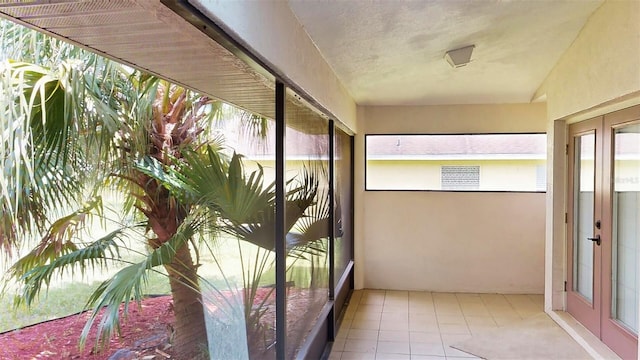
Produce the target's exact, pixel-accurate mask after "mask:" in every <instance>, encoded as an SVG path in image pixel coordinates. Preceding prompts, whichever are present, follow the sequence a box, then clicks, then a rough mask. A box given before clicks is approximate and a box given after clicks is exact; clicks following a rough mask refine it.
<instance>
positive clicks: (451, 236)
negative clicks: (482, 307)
mask: <svg viewBox="0 0 640 360" xmlns="http://www.w3.org/2000/svg"><path fill="white" fill-rule="evenodd" d="M545 115H546V109H545V105H544V104H508V105H447V106H422V107H406V106H404V107H393V106H389V107H360V108H359V109H358V126H359V129H361V133H359V134H357V135H356V149H355V154H356V157H355V159H356V163H355V167H356V168H355V181H356V183H355V188H356V209H358V210H359V211H357V213H356V239H355V241H356V244H355V249H356V252H355V254H356V255H355V256H356V287H358V288H363V287H364V288H387V289H416V290H433V291H462V292H502V293H542V291H543V285H544V271H543V270H544V216H545V207H544V205H545V194H542V193H480V192H467V193H455V192H426V191H418V192H414V191H412V192H393V191H364V190H363V189H364V134H365V133H366V134H392V133H402V134H421V133H426V134H438V133H443V134H446V133H472V132H478V133H515V132H543V131H544V130H545V118H546V116H545Z"/></svg>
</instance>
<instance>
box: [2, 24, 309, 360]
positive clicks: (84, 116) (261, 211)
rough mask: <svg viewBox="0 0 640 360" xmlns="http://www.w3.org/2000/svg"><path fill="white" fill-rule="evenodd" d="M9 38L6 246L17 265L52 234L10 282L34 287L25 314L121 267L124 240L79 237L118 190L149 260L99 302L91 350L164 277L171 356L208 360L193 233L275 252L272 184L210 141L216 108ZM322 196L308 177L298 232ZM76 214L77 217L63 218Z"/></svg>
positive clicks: (300, 196) (299, 200) (103, 64)
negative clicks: (51, 295) (107, 192)
mask: <svg viewBox="0 0 640 360" xmlns="http://www.w3.org/2000/svg"><path fill="white" fill-rule="evenodd" d="M0 28H1V30H2V44H1V45H2V47H3V49H4V50H5V54H12V55H13V56H15V58H17V59H20V60H21V62H18V61H8V60H7V59H4V60H5V61H4V63H3V64H2V65H1V68H0V70H1V71H0V74H1V76H2V78H1V81H0V94H2V97H1V98H2V99H0V106H1V107H0V111H2V121H1V122H0V123H1V124H0V126H1V128H0V131H2V140H1V141H2V145H1V146H0V152H1V155H2V159H3V167H2V168H3V169H4V171H3V176H2V177H0V191H1V192H2V200H0V201H1V202H0V207H1V210H2V215H0V247H3V248H4V249H5V250H6V251H7V253H10V252H11V249H12V248H14V247H16V246H18V245H20V244H21V243H23V242H24V241H25V239H26V238H27V237H29V236H32V235H34V234H35V235H37V234H41V235H42V234H44V235H42V239H41V241H40V242H39V243H38V244H37V246H36V247H35V248H34V249H33V250H32V251H31V252H30V253H28V254H27V255H26V256H24V257H22V258H21V259H19V260H18V261H17V262H16V263H15V264H14V265H13V266H12V268H11V269H10V274H11V275H12V277H13V278H14V279H17V280H19V281H20V282H22V283H23V290H22V293H21V297H20V299H21V301H24V302H25V303H26V304H27V305H29V304H31V303H32V301H33V300H34V299H35V298H37V296H38V294H39V292H40V289H41V288H42V287H43V285H48V284H49V281H50V279H51V277H52V276H54V275H55V274H56V273H57V272H60V271H62V270H63V269H65V268H74V269H79V270H80V271H81V272H83V273H84V271H85V270H87V269H91V268H96V267H100V266H109V265H110V264H112V263H113V262H118V261H119V260H120V257H119V251H120V247H121V246H122V245H121V242H120V240H121V239H122V238H124V237H127V236H131V233H130V232H128V229H127V228H122V229H117V230H115V231H113V232H111V233H109V234H107V235H106V236H104V237H102V238H100V239H97V240H94V241H92V242H89V243H82V242H79V241H77V240H76V238H75V237H74V234H76V233H77V232H78V230H79V229H80V228H81V227H82V224H83V222H84V221H86V219H87V218H89V217H91V216H94V215H100V214H101V213H102V211H103V209H102V201H101V198H100V196H99V195H100V194H101V193H102V191H103V190H104V189H111V190H115V191H118V192H119V193H120V194H122V197H123V198H124V199H125V210H126V211H127V212H130V213H132V214H136V213H137V214H141V215H142V219H143V221H142V222H141V224H140V226H142V227H143V228H144V231H143V233H144V234H145V236H144V241H145V242H146V245H147V246H148V249H149V253H148V255H147V256H146V258H145V259H144V260H143V261H142V262H139V263H134V264H130V265H128V266H126V267H125V268H123V269H121V270H120V271H118V272H117V273H116V274H115V275H114V276H113V277H112V278H110V279H108V280H106V281H104V282H103V283H102V284H101V285H100V286H99V287H98V288H97V289H96V290H95V292H94V293H93V294H92V295H91V296H90V298H89V299H88V302H87V307H93V310H94V311H93V313H92V314H93V315H92V316H91V317H90V319H89V321H88V323H87V325H86V326H85V330H84V332H83V336H82V339H81V344H83V343H84V341H85V340H86V336H87V335H88V331H89V329H90V328H91V326H92V324H93V322H94V320H95V319H96V316H97V313H98V310H99V309H100V308H102V307H104V306H106V311H105V315H104V317H103V320H102V321H101V322H100V323H99V325H98V329H99V333H100V334H101V336H100V339H101V340H102V341H103V342H104V341H105V340H107V339H108V338H109V337H110V336H112V334H113V333H114V332H118V331H119V326H118V324H119V322H120V313H119V307H120V304H121V303H123V302H124V304H125V305H124V306H125V313H126V309H127V307H128V304H129V301H130V300H131V299H135V300H137V301H140V299H141V298H142V295H143V286H144V283H145V281H146V276H147V273H148V272H149V271H154V268H156V267H164V268H165V269H166V271H167V273H168V276H169V283H170V288H171V294H172V296H173V307H174V313H175V324H174V329H173V330H174V334H173V350H174V351H175V353H176V354H179V356H181V357H184V358H195V357H199V356H203V351H202V350H203V347H205V348H206V342H207V338H206V328H205V320H204V313H203V306H202V293H201V291H200V287H199V281H198V275H197V268H198V266H199V264H198V263H197V259H195V261H194V258H193V257H192V253H193V252H192V250H193V249H194V248H195V247H194V246H192V244H193V240H194V234H196V233H198V232H200V231H203V229H205V228H206V227H216V228H218V229H219V230H222V231H226V232H228V233H231V234H233V235H235V236H237V237H239V238H241V239H243V240H246V241H250V242H252V243H254V244H256V245H258V246H261V247H263V248H265V249H268V250H272V249H273V245H274V240H273V234H274V232H273V219H274V210H273V209H274V199H275V195H274V191H273V185H265V184H264V179H263V176H262V172H261V170H257V171H255V172H254V173H252V174H250V175H249V176H247V175H245V172H244V170H243V167H242V162H241V156H240V155H236V154H234V155H233V156H232V157H231V158H226V157H225V156H223V155H221V153H220V143H218V142H216V141H212V140H211V137H210V136H209V135H210V132H209V131H208V129H209V128H210V127H211V126H212V124H214V123H215V121H217V120H220V118H221V116H222V115H223V114H224V111H223V110H222V109H223V107H224V106H223V105H222V103H220V102H219V101H215V100H212V99H210V98H208V97H207V96H204V95H201V94H197V93H195V92H193V91H190V90H187V89H184V88H181V87H179V86H176V85H173V84H170V83H168V82H166V81H163V80H161V79H159V78H157V77H154V76H150V75H148V74H145V73H143V72H140V71H137V70H134V69H131V68H128V67H126V66H123V65H120V64H117V63H114V62H112V61H109V60H107V59H104V58H101V57H99V56H97V55H95V54H93V53H90V52H87V51H84V50H82V49H78V48H75V47H73V46H71V45H68V44H66V43H64V42H61V41H59V40H56V39H52V38H49V37H47V36H44V35H42V34H39V33H36V32H33V31H30V30H26V29H22V28H21V27H18V26H16V25H12V24H10V23H7V22H1V23H0ZM242 117H243V118H244V119H245V120H248V123H249V124H254V125H255V124H261V123H263V122H264V121H266V120H265V119H264V118H261V117H259V116H256V115H251V114H245V115H243V116H242ZM260 128H264V126H262V125H261V126H260ZM314 184H315V185H314ZM314 186H315V187H314ZM315 188H317V182H315V183H314V180H313V176H309V177H308V179H307V181H306V182H305V185H301V186H298V187H294V188H292V189H291V190H290V192H289V194H288V198H289V199H290V201H289V202H288V204H289V205H288V210H291V211H289V212H288V217H289V218H290V220H289V221H288V226H289V229H291V227H292V226H293V225H294V224H295V223H296V221H297V218H300V217H302V216H303V213H304V212H305V210H306V209H307V208H309V207H310V206H312V204H313V199H314V198H315V197H316V195H317V194H316V191H315ZM70 207H76V208H77V209H78V210H75V211H72V212H71V213H70V214H63V213H62V212H63V211H64V210H65V209H68V208H70ZM51 218H54V219H55V220H53V221H52V220H50V219H51ZM293 245H298V246H299V245H301V243H300V242H299V239H298V243H296V244H292V246H293Z"/></svg>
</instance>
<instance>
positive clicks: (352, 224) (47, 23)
mask: <svg viewBox="0 0 640 360" xmlns="http://www.w3.org/2000/svg"><path fill="white" fill-rule="evenodd" d="M0 14H1V15H2V16H3V17H5V18H7V19H9V20H12V21H15V22H17V23H20V24H23V25H26V26H28V27H31V28H34V29H37V30H40V31H44V32H46V33H48V34H51V35H53V36H55V37H59V38H62V39H64V40H67V41H69V42H72V43H74V44H77V45H80V46H82V47H84V48H86V49H89V50H91V51H95V52H97V53H99V54H102V55H105V56H106V57H109V58H111V59H114V60H117V61H120V62H122V63H125V64H128V65H130V66H133V67H136V68H139V69H142V70H145V71H148V72H150V73H153V74H156V75H159V76H161V77H163V78H165V79H168V80H170V81H172V82H175V83H177V84H181V85H184V86H186V87H189V88H191V89H194V90H197V91H200V92H202V93H205V94H208V95H210V96H213V97H216V98H219V99H221V100H223V101H225V102H228V103H230V104H233V105H235V106H237V107H240V108H242V109H245V110H248V111H250V112H252V113H255V114H259V115H260V116H264V117H266V118H268V119H272V120H273V131H274V135H273V136H274V137H273V143H272V144H270V145H269V147H270V150H269V154H270V156H271V159H267V160H266V161H268V162H269V164H270V167H272V168H273V175H274V178H276V179H278V178H280V179H281V181H285V182H286V180H285V179H284V176H285V174H286V172H287V167H291V169H293V168H299V167H301V166H302V165H300V161H301V159H303V160H304V158H305V157H306V158H307V159H309V158H310V157H313V158H314V159H321V160H323V161H326V163H327V165H326V167H327V174H326V179H325V180H321V182H325V184H324V185H326V189H327V192H328V196H329V197H330V198H331V199H332V202H334V203H335V201H336V198H340V199H341V200H338V201H339V202H340V210H338V211H336V209H335V207H332V210H331V211H330V213H331V214H330V215H328V216H329V221H328V223H331V224H332V225H331V227H330V228H329V229H330V230H329V231H330V234H331V235H330V236H329V237H328V238H327V239H329V240H330V241H328V243H331V244H336V245H335V246H334V245H331V246H329V245H327V251H328V252H329V253H330V255H329V259H330V263H331V265H330V266H329V268H330V269H327V271H328V276H329V279H331V281H329V283H328V284H327V288H326V289H324V290H325V291H326V294H324V295H322V296H320V297H319V299H320V300H319V301H320V302H321V303H322V306H320V307H319V308H317V311H316V310H314V311H316V312H315V313H314V314H312V316H310V317H307V318H305V319H307V320H308V322H309V325H308V326H306V327H305V328H304V330H300V331H304V332H306V333H307V335H306V336H302V337H301V338H295V339H294V338H287V332H286V331H285V328H286V326H288V325H289V324H290V322H289V321H287V317H286V304H285V301H284V298H286V297H287V287H286V285H287V283H288V281H287V280H288V279H287V276H286V269H285V265H286V261H285V262H282V260H281V262H280V265H276V268H275V272H276V274H275V279H276V283H277V284H276V294H275V297H276V301H278V298H279V297H280V300H281V303H279V305H278V307H277V309H276V311H277V312H278V316H276V319H275V335H274V336H275V339H276V341H275V344H276V346H275V349H274V352H273V353H272V354H271V355H272V356H275V357H276V358H282V359H284V358H294V357H297V358H309V359H312V358H320V357H321V356H323V354H324V356H328V355H329V353H330V349H331V346H330V345H331V344H332V343H335V340H336V338H337V337H338V333H339V330H340V328H341V325H344V322H345V321H346V320H345V316H344V313H345V311H346V307H347V304H349V298H350V296H352V295H351V294H352V293H353V292H354V291H355V292H356V294H358V295H357V296H355V297H353V298H357V299H360V298H361V297H362V294H363V293H362V291H364V289H369V290H388V291H398V292H399V293H403V292H411V293H409V294H412V293H413V292H432V293H457V294H467V293H469V294H534V295H542V296H543V297H544V311H545V312H546V314H547V315H548V316H549V317H550V318H552V319H553V320H554V321H555V322H557V324H558V325H559V326H561V327H562V328H563V329H564V330H565V331H566V332H567V333H568V334H570V336H571V337H573V338H574V339H575V341H577V342H578V343H579V344H580V345H581V346H582V347H583V348H584V349H585V351H586V352H587V353H588V354H589V355H591V356H593V357H603V358H612V357H616V356H619V357H621V358H625V359H630V358H637V356H638V340H637V339H638V323H639V322H640V320H639V319H640V311H638V307H639V305H638V293H639V292H640V290H639V289H640V288H639V287H638V286H639V285H638V282H639V281H640V261H639V259H640V233H639V232H638V228H637V226H636V227H635V228H634V229H635V230H634V229H631V230H629V229H630V228H629V226H631V227H633V225H627V223H637V222H638V220H637V219H638V217H637V216H638V213H639V209H640V202H638V201H639V200H638V198H637V196H636V197H635V200H629V201H630V202H629V203H628V204H627V203H625V204H627V205H625V206H628V209H630V210H624V211H630V214H632V215H627V218H629V217H630V218H631V220H630V221H627V222H624V221H622V220H620V221H613V220H612V218H613V217H614V216H613V215H612V214H614V213H615V214H616V216H617V215H618V212H622V210H621V209H622V207H620V208H618V207H616V206H618V203H617V202H615V201H613V202H614V205H611V206H609V207H607V206H608V205H607V201H609V203H611V202H612V201H611V198H609V199H608V200H607V199H606V196H605V197H604V199H603V200H601V201H598V200H597V199H596V200H593V199H591V200H583V197H581V196H582V195H584V194H582V192H581V190H576V191H577V192H575V191H574V188H576V187H578V188H579V187H580V186H581V185H582V184H583V183H581V182H580V179H579V177H578V175H576V174H582V175H584V174H586V173H584V168H583V169H580V167H579V165H576V164H582V166H583V167H586V166H587V165H585V164H586V163H580V161H577V160H576V159H582V158H581V155H582V153H581V152H580V151H583V152H584V151H586V150H585V149H587V150H589V149H591V150H589V151H592V152H593V153H596V152H597V154H598V155H596V158H599V156H601V155H599V154H600V153H599V152H598V151H601V152H602V154H604V155H602V156H604V157H605V158H606V157H607V156H609V158H615V154H614V155H611V154H610V153H607V152H606V151H607V149H606V146H605V147H604V148H597V149H594V148H585V147H584V143H585V142H586V139H587V138H586V137H584V136H594V137H595V139H596V140H595V143H594V144H600V143H601V142H605V144H609V150H610V149H611V148H615V146H612V145H611V143H610V142H608V143H607V142H606V141H609V140H607V136H609V138H611V139H617V138H616V136H617V135H624V134H631V135H633V134H635V136H636V139H637V137H638V134H639V133H640V132H639V131H638V130H637V129H638V125H637V124H638V123H639V122H640V2H638V1H633V0H622V1H614V0H604V1H602V0H589V1H581V2H575V1H556V2H553V3H551V2H535V1H522V2H501V3H493V2H477V1H471V0H469V1H467V0H465V1H458V2H446V1H406V2H375V3H370V2H365V1H352V2H320V1H318V2H313V1H298V0H289V1H261V2H253V1H251V2H249V1H248V2H244V1H228V2H225V1H218V2H209V1H201V0H190V1H170V0H149V1H144V0H122V1H98V0H96V1H74V0H69V1H54V2H49V1H47V2H40V1H32V2H4V3H3V4H2V5H0ZM469 45H474V48H473V52H472V55H471V59H470V62H469V63H468V64H466V65H465V66H461V67H455V68H454V67H452V66H450V64H448V63H447V61H446V60H445V53H446V52H447V51H449V50H455V49H458V48H462V47H465V46H469ZM580 124H582V125H580ZM587 124H595V125H589V126H587ZM599 124H600V125H599ZM602 124H604V125H602ZM634 129H635V130H634ZM453 134H466V135H478V134H546V146H545V148H546V149H545V150H546V155H545V159H546V168H545V170H546V186H545V188H544V190H541V189H534V190H532V191H502V190H498V191H468V190H467V191H446V190H444V191H442V190H435V191H432V190H427V191H424V190H420V189H403V190H397V189H392V190H380V189H372V188H370V187H369V186H367V184H368V183H367V181H368V180H367V176H368V174H367V167H368V150H367V147H366V144H367V138H368V137H372V136H375V135H398V136H406V135H453ZM631 135H630V136H631ZM319 136H321V137H322V138H319ZM602 139H604V140H602ZM398 141H399V140H398ZM580 141H582V142H580ZM581 144H582V145H581ZM581 146H582V147H581ZM594 146H595V145H594ZM630 146H631V150H630V151H629V152H628V154H626V155H628V156H631V157H633V156H635V159H636V165H635V168H633V170H632V173H631V174H630V175H629V176H628V179H627V182H628V184H627V185H629V187H628V188H625V190H620V192H625V193H626V192H629V193H634V192H635V195H637V193H638V191H640V180H639V179H640V167H638V165H637V161H638V158H639V157H638V156H639V149H638V147H637V142H636V143H635V145H633V140H632V141H631V145H630ZM633 146H635V147H633ZM592 159H593V158H592ZM263 160H264V159H263ZM605 162H606V160H605ZM611 162H614V163H615V161H609V162H608V165H607V164H603V163H602V162H596V163H595V164H594V165H592V167H593V169H592V173H588V174H587V175H589V174H590V176H591V177H595V176H600V177H601V178H602V179H606V178H609V179H614V181H611V180H609V181H608V182H607V181H602V183H601V182H600V181H596V182H597V183H598V184H596V185H593V186H603V187H597V188H595V190H593V189H592V192H593V193H595V194H596V196H598V195H597V194H598V193H601V192H605V193H607V192H608V193H609V194H612V193H614V194H617V192H618V190H619V189H617V188H616V184H617V183H616V182H615V179H616V176H615V174H614V175H611V176H610V177H608V176H607V175H606V174H610V173H611V171H613V170H610V169H609V170H607V169H606V168H605V167H606V166H609V167H610V168H615V166H614V165H611ZM576 166H578V167H576ZM580 171H583V172H582V173H581V172H580ZM607 171H609V172H607ZM633 171H635V173H634V172H633ZM603 174H604V175H603ZM408 176H412V175H411V172H409V175H408ZM283 184H284V183H281V186H283V187H284V185H283ZM576 184H577V185H576ZM607 184H608V185H607ZM324 185H323V186H324ZM606 186H609V187H608V188H607V187H606ZM612 189H614V190H612ZM586 192H587V193H589V191H586ZM574 194H576V196H575V197H574V196H573V195H574ZM281 195H282V193H281ZM616 196H617V195H616ZM620 199H623V195H620ZM625 199H626V198H625ZM589 201H590V202H589ZM616 201H618V200H616ZM622 201H623V200H619V202H622ZM625 201H627V200H625ZM634 201H635V202H634ZM594 203H595V204H596V205H594ZM590 204H591V208H589V207H588V206H589V205H590ZM282 206H284V203H283V204H282ZM581 206H587V207H586V208H585V209H590V210H589V211H587V210H585V211H586V212H587V213H588V214H591V215H593V213H594V212H593V211H595V210H593V209H594V207H595V206H600V207H601V209H605V210H604V211H603V213H604V214H605V215H602V217H603V218H602V219H600V218H598V219H596V218H594V217H593V216H591V218H590V219H587V220H588V221H591V223H588V224H587V225H584V224H583V225H580V224H582V223H580V222H579V221H578V220H579V219H582V218H580V216H581V214H584V213H585V211H583V212H579V211H578V210H579V209H582V207H581ZM613 208H615V209H618V210H614V209H613ZM606 209H609V211H608V212H607V211H606ZM625 209H627V208H625ZM592 210H593V211H592ZM277 212H278V210H276V213H277ZM606 214H609V215H606ZM633 214H635V215H633ZM282 216H284V215H282ZM633 216H635V220H633ZM607 217H608V219H609V220H607ZM587 218H589V216H587ZM622 218H623V217H620V219H622ZM338 219H339V220H340V221H338ZM574 220H575V221H574ZM596 221H597V222H598V225H597V229H596V225H595V223H596ZM600 221H602V223H603V226H602V229H601V228H600ZM283 222H284V218H283ZM607 223H608V224H607ZM620 224H623V225H620ZM581 226H583V227H584V226H586V228H585V229H587V230H585V231H587V232H593V233H589V234H587V235H588V236H589V237H595V236H596V234H595V232H598V233H599V235H598V236H601V237H602V244H603V247H602V248H601V247H600V242H599V241H598V244H597V245H596V243H595V241H593V242H592V241H589V242H588V245H589V249H591V250H588V251H590V252H589V254H590V255H587V259H588V260H590V261H591V263H592V264H595V265H594V266H591V267H590V268H589V269H588V271H589V272H588V274H589V275H590V278H589V279H590V280H589V281H590V282H591V283H592V285H595V286H597V289H594V288H593V286H592V287H591V288H589V289H586V290H585V289H583V288H581V286H582V285H580V284H582V283H579V282H578V279H579V278H580V276H581V275H580V274H579V272H580V271H583V270H580V269H582V268H580V267H579V266H578V265H577V264H576V265H575V266H574V262H576V263H578V262H580V261H582V260H581V259H582V258H580V256H582V255H581V254H582V253H581V252H580V251H579V250H577V249H578V247H579V245H578V243H576V242H575V239H574V238H573V237H574V233H576V234H577V233H580V236H582V235H583V234H582V232H584V231H582V229H583V228H582V227H581ZM616 226H622V227H624V229H623V228H620V229H622V230H620V231H618V232H620V233H622V232H624V231H626V232H628V233H629V234H630V235H629V236H630V242H631V245H625V246H627V247H626V248H624V249H623V250H620V251H618V250H616V249H622V248H621V247H618V248H616V245H611V240H608V239H611V237H612V236H611V234H613V233H617V231H616V230H615V229H614V228H615V227H616ZM625 226H626V227H625ZM600 230H602V232H601V233H600ZM623 230H624V231H623ZM277 231H278V230H277V229H276V234H274V236H275V239H276V252H275V253H276V262H277V261H278V257H284V256H285V251H286V241H285V240H284V239H285V237H286V234H285V230H284V229H281V232H280V233H278V232H277ZM607 231H608V233H607ZM575 237H578V236H577V235H575ZM278 238H280V239H281V240H278ZM336 238H340V240H341V242H337V241H336ZM634 241H635V243H634ZM279 243H280V244H281V245H280V249H279V248H278V244H279ZM607 243H608V244H609V245H607ZM338 244H339V245H338ZM340 246H342V248H339V247H340ZM607 246H608V247H607ZM612 246H613V250H612ZM582 247H584V245H582ZM607 248H608V250H601V249H607ZM279 251H280V252H279ZM612 251H613V253H616V254H618V255H617V257H620V258H622V257H623V256H624V254H629V257H628V258H629V260H625V261H626V263H625V266H626V269H624V271H626V273H625V274H626V276H627V277H628V278H631V279H632V280H630V281H629V284H627V285H628V286H629V289H631V290H629V291H628V292H627V293H626V295H624V296H618V297H620V298H624V301H626V302H625V304H627V305H625V306H627V307H628V308H629V307H630V309H631V315H629V314H626V315H625V316H627V317H629V316H631V320H628V321H627V322H630V323H632V325H631V326H622V325H619V324H618V322H616V319H615V317H614V318H613V320H612V319H611V318H612V313H615V311H614V310H611V309H612V307H613V308H615V306H614V304H612V302H613V303H616V300H612V297H613V298H615V294H618V295H619V293H616V290H615V284H616V281H615V277H616V275H615V274H614V275H612V274H611V272H612V271H611V269H609V270H606V269H603V270H600V269H595V270H594V269H593V267H597V266H601V265H602V264H605V265H608V266H609V267H611V266H612V261H611V260H608V261H607V260H606V259H607V256H608V257H609V259H611V258H612V256H613V255H612ZM616 251H618V252H616ZM573 252H576V254H574V253H573ZM617 257H616V258H617ZM594 259H601V260H594ZM621 261H622V260H621ZM614 263H615V261H614ZM614 265H615V264H614ZM602 266H604V265H602ZM614 267H615V266H614ZM613 272H614V273H615V271H613ZM612 276H613V277H614V281H612V280H611V278H612ZM620 276H621V275H620ZM600 277H601V278H600ZM596 278H597V279H596ZM607 278H608V280H607ZM580 279H581V278H580ZM634 281H635V282H634ZM612 282H613V285H611V283H612ZM606 283H608V284H609V285H602V284H606ZM612 289H613V290H612ZM358 291H360V293H358ZM585 291H587V292H589V294H587V295H589V296H587V295H585ZM622 293H624V292H622ZM612 294H613V295H612ZM634 294H635V295H634ZM585 299H586V300H585ZM629 304H630V305H629ZM581 306H582V307H584V308H586V309H587V310H588V311H590V312H591V313H589V314H587V312H588V311H587V310H582V307H581ZM619 306H620V307H622V305H619ZM314 309H315V308H314ZM633 309H635V312H634V310H633ZM593 312H595V315H594V314H593ZM585 314H586V315H585ZM614 315H615V314H614ZM590 319H596V320H590ZM289 320H291V319H290V318H289ZM592 321H595V322H596V324H595V325H594V323H593V322H592ZM610 322H611V323H612V324H613V325H607V324H609V323H610ZM608 327H609V328H610V327H616V329H614V330H607V329H608ZM618 328H619V329H618ZM616 331H617V332H616ZM287 342H290V343H293V345H291V344H287V345H285V344H286V343H287ZM443 356H444V355H443ZM336 358H337V357H336ZM343 358H345V359H346V358H347V357H343ZM354 358H355V357H354ZM380 358H382V357H380ZM443 358H444V357H443Z"/></svg>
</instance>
